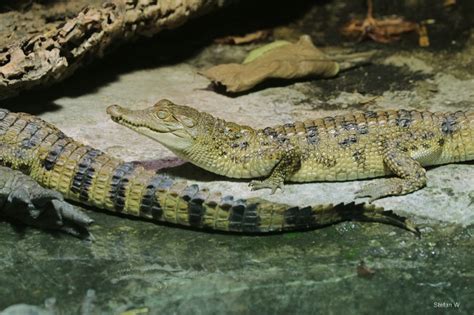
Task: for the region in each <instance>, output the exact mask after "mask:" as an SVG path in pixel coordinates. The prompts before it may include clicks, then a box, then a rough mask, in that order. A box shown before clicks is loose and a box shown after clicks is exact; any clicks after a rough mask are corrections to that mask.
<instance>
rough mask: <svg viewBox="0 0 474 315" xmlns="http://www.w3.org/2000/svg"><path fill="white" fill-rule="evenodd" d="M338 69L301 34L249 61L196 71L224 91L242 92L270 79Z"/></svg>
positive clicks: (332, 72)
mask: <svg viewBox="0 0 474 315" xmlns="http://www.w3.org/2000/svg"><path fill="white" fill-rule="evenodd" d="M338 72H339V64H338V63H337V62H334V61H332V60H330V59H329V58H328V57H326V55H324V54H323V53H322V52H321V51H320V50H319V49H317V48H316V47H315V46H314V45H313V43H312V41H311V38H310V37H309V36H307V35H304V36H301V37H300V40H299V41H298V42H297V43H294V44H292V43H288V44H286V45H280V46H277V47H275V48H273V49H271V50H268V51H266V52H265V53H263V54H262V55H261V56H259V57H257V58H255V59H254V60H252V61H251V62H248V63H245V64H237V63H231V64H223V65H218V66H215V67H212V68H210V69H207V70H205V71H201V72H199V73H200V74H202V75H204V76H205V77H207V78H208V79H210V80H211V81H212V82H213V83H217V84H222V85H224V86H225V87H226V90H227V92H242V91H246V90H249V89H251V88H252V87H254V86H256V85H257V84H259V83H261V82H263V81H265V80H267V79H270V78H272V79H297V78H303V77H310V76H311V77H314V76H317V77H324V78H328V77H333V76H335V75H336V74H337V73H338Z"/></svg>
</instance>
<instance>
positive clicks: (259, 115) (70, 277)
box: [0, 1, 474, 314]
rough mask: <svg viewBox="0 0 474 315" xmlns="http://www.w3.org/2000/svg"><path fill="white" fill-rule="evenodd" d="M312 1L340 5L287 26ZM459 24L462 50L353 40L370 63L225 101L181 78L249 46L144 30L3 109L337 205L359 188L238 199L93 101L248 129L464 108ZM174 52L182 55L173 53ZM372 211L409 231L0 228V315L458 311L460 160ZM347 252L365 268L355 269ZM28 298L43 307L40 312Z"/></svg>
mask: <svg viewBox="0 0 474 315" xmlns="http://www.w3.org/2000/svg"><path fill="white" fill-rule="evenodd" d="M341 7H342V8H343V9H340V8H341ZM338 8H339V9H338ZM317 10H320V11H321V10H326V11H329V12H333V11H334V10H349V7H347V6H345V5H342V4H341V3H339V2H337V1H336V2H335V4H326V5H320V6H315V7H314V8H312V9H311V10H309V11H308V13H307V14H306V15H305V16H304V17H303V18H302V20H301V21H300V23H299V24H298V25H299V27H301V28H302V29H301V31H307V30H306V29H304V28H305V25H307V24H308V23H310V22H311V21H313V20H312V14H313V13H312V12H313V11H317ZM308 19H309V21H308ZM336 22H337V21H336ZM336 22H334V23H336ZM469 32H470V33H469V34H470V35H468V36H466V39H465V41H464V42H463V44H462V45H458V44H456V45H455V44H453V45H454V46H455V47H443V48H442V49H437V48H433V49H430V50H422V49H418V48H416V47H415V46H412V47H411V48H410V49H408V50H401V49H399V47H398V46H397V44H395V45H392V46H388V47H382V46H378V45H375V46H374V44H371V43H361V44H360V45H359V46H358V47H357V48H358V49H360V50H364V49H373V48H374V47H377V48H379V49H382V53H383V55H382V56H381V58H379V59H377V60H376V61H375V63H374V64H373V65H371V66H368V67H362V68H358V69H355V70H352V71H347V72H345V73H341V74H340V75H339V76H338V77H336V78H334V79H329V80H313V81H307V82H298V83H293V84H288V85H285V86H265V87H262V88H260V89H258V90H256V91H255V92H253V93H250V94H245V95H239V96H232V97H230V96H228V95H223V94H218V93H216V92H214V91H211V90H209V89H206V87H207V86H208V84H209V82H208V81H207V80H206V79H205V78H203V77H201V76H198V75H197V74H196V73H197V71H198V70H199V69H201V68H203V67H206V66H209V65H211V64H217V63H221V62H224V61H225V62H232V61H238V60H239V59H240V58H241V57H242V56H244V55H245V54H246V52H247V51H248V50H250V49H251V48H254V45H249V46H251V47H247V46H244V47H228V46H220V45H214V44H207V45H201V46H199V47H198V48H196V46H195V44H194V43H193V42H192V41H190V42H186V41H185V40H182V39H183V38H188V37H186V36H187V35H186V34H188V33H187V31H183V33H181V34H180V33H178V34H176V35H173V37H171V39H170V38H167V37H164V38H158V39H153V41H157V42H159V43H151V41H144V42H140V43H138V44H136V45H133V46H128V47H124V50H123V51H121V52H120V53H117V54H113V55H111V56H110V57H109V58H107V59H104V61H103V62H102V63H95V64H93V65H92V66H91V67H89V68H87V69H86V70H83V71H80V72H79V73H78V74H77V75H76V76H74V77H72V78H70V79H68V80H67V81H65V82H64V83H61V84H60V85H58V86H56V87H54V88H50V89H49V90H47V91H44V92H34V93H29V94H25V95H23V96H21V97H18V98H15V99H11V100H6V101H4V102H3V104H4V106H7V107H8V108H9V109H11V110H15V111H20V110H21V111H28V112H32V113H35V114H39V115H40V116H41V117H43V118H44V119H45V120H47V121H49V122H51V123H53V124H55V125H57V126H58V127H60V128H61V129H62V130H63V131H64V132H66V133H67V134H68V135H70V136H73V137H75V138H76V139H78V140H81V141H83V142H85V143H87V144H90V145H92V146H94V147H97V148H100V149H103V150H105V151H107V152H109V153H111V154H115V155H117V156H120V157H122V158H124V159H128V160H156V159H168V160H169V164H170V165H175V166H173V167H171V168H170V169H168V170H167V171H169V172H171V173H172V174H174V175H175V176H180V177H183V178H187V179H189V180H191V181H194V182H196V183H198V184H200V185H203V186H207V187H210V188H211V189H213V190H220V191H229V192H232V194H233V195H237V196H241V197H249V196H263V197H264V198H268V199H270V200H275V201H283V202H286V203H290V204H298V205H302V204H313V203H321V202H323V203H327V202H340V201H351V200H352V199H353V196H354V191H356V190H357V189H358V188H359V187H360V186H361V185H362V184H364V182H362V181H355V182H345V183H307V184H291V185H287V186H286V189H285V191H284V192H282V193H277V194H276V195H269V194H268V193H267V192H262V191H257V192H250V191H249V189H248V187H247V182H246V181H238V180H229V179H225V178H222V177H218V176H215V175H213V174H210V173H207V172H205V171H202V170H200V169H198V168H197V167H194V166H192V165H190V164H188V163H186V164H182V162H180V161H179V160H177V159H176V158H175V157H174V155H173V154H172V153H171V152H169V151H167V150H166V149H164V148H163V147H161V146H160V145H159V144H157V143H155V142H153V141H151V140H149V139H146V138H143V137H141V136H140V135H138V134H136V133H134V132H132V131H130V130H127V129H125V128H123V127H121V126H119V125H117V124H115V123H113V122H112V121H110V120H109V119H108V117H107V115H106V113H105V108H106V107H107V106H108V105H110V104H115V103H117V104H121V105H123V106H127V107H130V108H143V107H146V106H149V105H151V104H153V103H154V102H156V101H157V100H159V99H161V98H169V99H171V100H172V101H173V102H176V103H181V104H187V105H191V106H194V107H196V108H198V109H200V110H205V111H208V112H210V113H212V114H214V115H216V116H219V117H221V118H224V119H228V120H233V121H236V122H238V123H244V124H248V125H250V126H254V127H262V126H267V125H273V124H280V123H285V122H290V121H293V120H300V119H304V118H306V117H321V116H328V115H334V114H338V113H342V112H345V111H349V110H361V109H371V110H373V109H385V108H406V109H429V110H433V111H437V110H441V111H443V110H445V111H455V110H467V109H472V108H473V107H474V74H473V72H472V69H474V59H473V57H472V56H473V54H472V51H474V32H472V31H469ZM179 36H182V37H179ZM313 36H317V35H314V34H313ZM176 38H177V39H176ZM316 38H317V37H316ZM407 41H410V39H405V42H402V43H401V44H400V47H403V45H409V44H407V43H406V42H407ZM177 42H179V43H177ZM316 42H317V40H316ZM162 47H168V50H166V51H163V50H162ZM186 50H191V51H192V53H189V52H186V53H184V54H183V51H186ZM124 54H126V55H127V56H129V57H128V58H129V59H128V60H127V62H123V59H122V58H121V57H122V56H123V55H124ZM176 56H178V57H176ZM375 97H376V98H375ZM376 204H378V205H382V206H384V207H386V208H390V209H394V210H396V211H397V212H398V213H400V214H403V215H406V216H409V217H410V218H412V219H413V220H414V221H415V222H416V223H417V224H419V225H420V227H421V229H422V237H421V238H416V237H414V236H413V235H412V234H409V233H407V232H405V231H403V230H400V229H397V228H394V227H391V226H385V225H380V224H368V223H365V224H364V223H352V222H347V223H342V224H338V225H336V226H331V227H327V228H324V229H320V230H315V231H309V232H301V233H288V234H280V235H270V236H264V237H250V236H236V235H227V234H214V233H203V232H198V231H192V230H186V229H181V228H176V227H171V226H163V225H157V224H153V223H150V222H144V221H140V220H135V219H130V218H124V217H118V216H114V215H108V214H105V213H96V212H88V214H89V215H91V217H93V218H94V220H95V224H94V226H93V227H92V228H91V232H92V233H93V235H94V236H95V241H94V242H85V241H79V240H77V239H74V238H70V237H65V236H62V235H54V234H49V233H45V232H43V231H37V230H32V229H26V230H22V231H18V229H16V228H14V227H12V226H11V225H9V224H7V223H0V252H1V256H0V257H2V258H1V259H0V271H1V272H0V283H2V286H1V287H0V309H2V308H6V307H7V306H10V305H12V304H20V303H26V304H29V306H28V305H14V306H12V307H11V308H10V309H8V310H6V311H5V314H13V313H14V311H15V308H18V309H20V308H21V310H25V308H28V307H30V308H31V310H32V311H33V310H34V311H37V312H39V311H44V312H54V311H58V310H59V311H65V310H75V311H76V312H78V311H79V310H80V309H81V310H82V311H83V313H84V310H86V311H87V310H89V311H90V310H93V311H95V312H98V313H115V314H116V313H120V312H123V311H126V310H135V311H138V310H140V309H142V311H144V312H145V311H146V312H149V313H150V314H162V313H179V314H217V313H231V314H233V313H239V314H256V313H259V314H288V313H301V314H305V313H317V312H323V313H327V312H333V313H368V312H370V311H373V310H374V309H377V310H379V311H380V312H391V313H400V312H423V313H427V312H433V311H436V310H440V309H441V311H454V310H458V311H460V313H462V314H469V313H472V311H473V310H474V302H473V300H472V296H473V295H474V288H473V287H472V277H473V274H472V265H473V263H474V254H472V248H473V245H474V239H473V234H474V225H473V223H474V167H473V164H472V162H471V163H463V164H456V165H447V166H440V167H436V168H433V169H431V170H429V171H428V187H426V188H424V189H422V190H420V191H418V192H416V193H413V194H411V195H409V196H402V197H393V198H386V199H384V200H380V201H377V202H376ZM360 261H365V264H366V265H367V266H368V267H370V268H371V269H373V270H374V271H375V274H374V275H372V276H367V277H365V276H364V274H363V273H360V272H359V273H358V272H357V270H358V268H357V266H358V265H359V264H360ZM51 298H53V300H54V301H55V302H54V303H51V301H52V300H51ZM43 301H47V302H48V301H49V303H46V304H47V305H46V306H44V307H42V305H43ZM456 303H460V304H459V305H458V304H456ZM81 305H82V306H81ZM39 307H41V308H40V309H39V310H38V308H39ZM86 313H87V312H86ZM92 313H93V312H92Z"/></svg>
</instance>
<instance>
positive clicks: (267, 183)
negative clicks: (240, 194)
mask: <svg viewBox="0 0 474 315" xmlns="http://www.w3.org/2000/svg"><path fill="white" fill-rule="evenodd" d="M283 186H284V182H283V181H282V180H275V179H272V178H270V177H269V178H267V179H265V180H262V181H260V180H252V181H251V182H250V183H249V187H250V188H251V190H259V189H265V188H270V189H271V190H272V192H271V194H272V195H273V194H274V193H275V192H276V191H277V189H278V188H280V189H281V190H282V191H283Z"/></svg>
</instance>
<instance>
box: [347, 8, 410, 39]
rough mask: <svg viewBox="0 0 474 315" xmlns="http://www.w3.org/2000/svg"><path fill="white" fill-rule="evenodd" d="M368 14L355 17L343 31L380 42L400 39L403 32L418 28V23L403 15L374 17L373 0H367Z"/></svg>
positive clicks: (351, 35)
mask: <svg viewBox="0 0 474 315" xmlns="http://www.w3.org/2000/svg"><path fill="white" fill-rule="evenodd" d="M367 7H368V9H367V16H366V17H365V19H364V20H358V19H353V20H352V21H350V22H349V23H348V24H347V25H345V26H344V27H343V28H342V30H341V32H342V34H343V35H345V36H349V37H356V38H358V40H362V39H365V38H367V37H368V38H370V39H372V40H373V41H376V42H378V43H384V44H385V43H391V42H393V41H396V40H399V39H400V35H401V34H403V33H408V32H413V31H417V30H418V24H417V23H415V22H411V21H406V20H405V19H404V18H403V17H398V16H390V17H385V18H382V19H376V18H374V17H373V13H372V11H373V6H372V1H371V0H368V1H367Z"/></svg>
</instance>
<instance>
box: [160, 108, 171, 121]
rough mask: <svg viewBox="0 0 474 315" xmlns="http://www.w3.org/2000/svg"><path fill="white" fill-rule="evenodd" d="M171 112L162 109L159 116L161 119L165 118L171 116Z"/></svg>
mask: <svg viewBox="0 0 474 315" xmlns="http://www.w3.org/2000/svg"><path fill="white" fill-rule="evenodd" d="M169 115H170V114H169V113H168V112H164V111H162V110H160V111H159V112H158V114H157V116H158V118H159V119H165V118H167V117H168V116H169Z"/></svg>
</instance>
